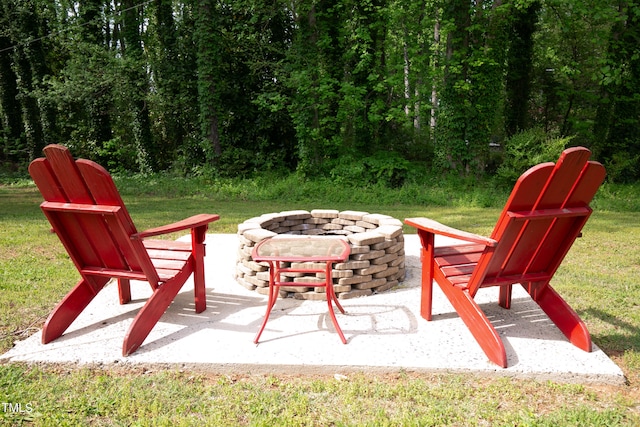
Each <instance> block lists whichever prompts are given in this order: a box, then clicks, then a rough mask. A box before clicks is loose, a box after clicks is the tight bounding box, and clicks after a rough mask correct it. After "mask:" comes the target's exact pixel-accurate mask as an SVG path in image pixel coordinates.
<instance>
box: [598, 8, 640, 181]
mask: <svg viewBox="0 0 640 427" xmlns="http://www.w3.org/2000/svg"><path fill="white" fill-rule="evenodd" d="M617 12H618V14H619V15H618V17H617V19H616V20H615V23H614V25H613V26H612V28H611V33H610V35H609V48H608V52H607V56H606V62H605V64H604V66H603V68H602V80H601V85H600V87H601V102H600V103H599V105H598V114H597V117H596V122H595V127H594V133H595V135H596V140H595V141H594V145H595V148H596V150H597V154H598V156H599V157H600V158H601V159H603V161H605V163H606V165H607V169H608V173H609V176H610V177H611V178H613V179H614V180H617V181H635V180H637V179H639V178H640V167H639V166H638V164H639V163H640V45H639V44H638V40H639V39H640V2H637V1H634V0H629V1H625V0H622V1H619V2H618V4H617Z"/></svg>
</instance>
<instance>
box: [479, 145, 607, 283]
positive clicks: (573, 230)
mask: <svg viewBox="0 0 640 427" xmlns="http://www.w3.org/2000/svg"><path fill="white" fill-rule="evenodd" d="M590 155H591V152H590V151H589V150H587V149H586V148H584V147H575V148H569V149H567V150H565V151H564V152H563V153H562V155H561V156H560V159H559V160H558V162H557V163H555V164H554V163H543V164H540V165H537V166H534V167H533V168H531V169H529V170H528V171H527V172H525V173H524V174H523V175H522V176H521V177H520V178H519V179H518V181H517V182H516V184H515V186H514V188H513V190H512V192H511V195H510V196H509V199H508V201H507V203H506V205H505V207H504V209H503V211H502V214H501V215H500V217H499V219H498V222H497V223H496V226H495V228H494V230H493V233H492V235H491V237H492V238H493V239H494V240H496V241H498V245H497V246H496V247H495V248H491V249H489V250H487V251H485V253H484V254H483V255H482V256H481V258H480V260H479V262H478V267H477V268H476V270H475V272H474V274H473V276H472V277H471V278H470V282H469V291H470V292H471V294H472V295H474V294H475V292H476V291H477V290H478V289H479V288H480V287H484V286H495V285H502V284H509V283H525V282H544V281H548V280H550V279H551V277H552V276H553V274H554V273H555V271H556V270H557V268H558V267H559V266H560V263H561V262H562V260H563V259H564V257H565V255H566V254H567V252H568V251H569V249H570V248H571V245H572V244H573V242H574V241H575V239H576V238H577V237H578V236H579V235H580V233H581V230H582V227H583V226H584V224H585V223H586V221H587V219H588V218H589V215H590V214H591V208H590V207H589V203H590V202H591V200H592V199H593V197H594V195H595V194H596V192H597V190H598V188H599V187H600V185H601V184H602V182H603V181H604V178H605V169H604V167H603V166H602V165H601V164H600V163H598V162H594V161H588V159H589V156H590Z"/></svg>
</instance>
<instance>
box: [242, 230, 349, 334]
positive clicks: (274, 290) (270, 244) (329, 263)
mask: <svg viewBox="0 0 640 427" xmlns="http://www.w3.org/2000/svg"><path fill="white" fill-rule="evenodd" d="M350 251H351V249H350V247H349V244H348V243H347V242H346V240H344V239H342V238H339V237H332V236H299V235H284V234H282V235H278V236H274V237H270V238H268V239H264V240H262V241H261V242H260V243H258V244H257V245H256V246H255V247H254V248H253V251H252V253H251V257H252V258H253V260H254V261H256V262H263V261H266V262H267V263H269V301H268V303H267V312H266V314H265V316H264V322H262V326H261V327H260V330H259V331H258V334H257V335H256V337H255V339H254V340H253V342H254V343H256V344H257V343H258V340H259V339H260V335H261V334H262V331H263V330H264V328H265V326H266V325H267V321H268V320H269V314H270V313H271V310H272V309H273V306H274V305H275V303H276V300H277V299H278V291H279V289H280V286H314V287H317V286H324V287H325V288H326V293H327V305H328V307H329V315H330V316H331V321H332V322H333V326H334V327H335V328H336V331H337V332H338V335H339V336H340V339H341V340H342V343H343V344H346V343H347V340H346V339H345V337H344V334H343V333H342V329H340V325H338V321H337V319H336V315H335V312H334V311H333V304H332V303H335V305H336V307H338V309H339V310H340V312H342V313H344V312H345V311H344V309H343V308H342V306H341V305H340V303H339V302H338V298H337V297H336V294H335V292H334V290H333V280H332V272H333V264H334V263H336V262H343V261H345V260H346V259H347V258H348V257H349V253H350ZM283 262H295V263H306V262H308V263H324V268H313V267H309V268H291V267H283V266H282V263H283ZM282 273H324V275H325V282H324V283H309V282H283V281H282V277H281V274H282Z"/></svg>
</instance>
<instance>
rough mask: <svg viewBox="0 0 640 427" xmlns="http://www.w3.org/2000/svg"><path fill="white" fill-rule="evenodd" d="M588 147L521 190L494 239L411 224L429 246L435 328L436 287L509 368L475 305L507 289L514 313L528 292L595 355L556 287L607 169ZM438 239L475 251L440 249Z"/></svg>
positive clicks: (523, 181) (503, 297) (425, 304)
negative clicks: (517, 295) (517, 294)
mask: <svg viewBox="0 0 640 427" xmlns="http://www.w3.org/2000/svg"><path fill="white" fill-rule="evenodd" d="M589 156H590V152H589V150H587V149H585V148H583V147H575V148H570V149H567V150H565V151H564V152H563V153H562V155H561V156H560V158H559V160H558V162H557V163H555V164H554V163H543V164H540V165H538V166H535V167H533V168H531V169H529V170H528V171H527V172H525V173H524V174H523V175H522V176H521V177H520V179H518V181H517V182H516V184H515V186H514V188H513V191H512V192H511V195H510V196H509V199H508V201H507V203H506V205H505V207H504V209H503V211H502V213H501V215H500V217H499V218H498V220H497V222H496V226H495V228H494V231H493V233H492V234H491V238H490V239H489V240H488V242H491V243H490V244H487V243H484V245H481V246H480V247H478V245H477V243H483V240H482V239H483V238H482V237H481V236H477V235H473V234H471V233H465V232H460V231H456V230H455V229H451V228H450V227H447V226H444V225H442V224H439V223H437V222H435V221H433V220H429V219H427V218H408V219H406V220H405V223H407V224H408V225H411V226H413V227H416V228H417V229H418V234H419V236H420V240H421V243H422V247H423V250H422V253H421V255H422V256H421V260H422V282H423V283H422V298H421V300H422V301H421V313H422V316H423V317H424V318H425V319H427V320H431V305H432V301H431V299H432V292H431V287H432V280H434V279H435V281H436V283H438V285H439V286H440V288H441V289H442V290H443V292H444V293H445V295H446V296H447V298H448V299H449V301H450V302H451V303H452V305H453V306H454V308H455V310H456V312H457V313H458V314H459V315H460V317H461V318H462V320H463V321H464V322H465V324H466V325H467V326H468V327H469V330H470V331H471V332H472V334H473V335H474V337H475V338H476V341H478V343H479V344H480V346H481V347H482V348H483V350H484V351H485V353H486V354H487V356H488V357H489V359H490V360H492V361H494V362H495V363H496V364H498V365H500V366H503V367H506V356H505V355H504V347H503V346H502V343H501V342H499V341H500V339H499V336H498V335H497V333H496V331H495V329H494V328H493V326H492V325H491V323H490V322H489V321H488V320H486V318H483V316H484V315H483V314H482V313H481V311H480V308H479V307H478V306H477V304H476V303H475V302H474V300H473V297H474V296H475V294H476V292H477V291H478V289H480V288H483V287H494V286H497V287H499V288H500V294H499V300H498V303H499V305H500V306H502V307H504V308H509V307H510V305H511V294H512V286H513V285H514V284H521V285H522V286H523V287H524V288H525V289H526V290H527V291H528V292H529V294H530V295H531V297H532V299H533V300H534V301H536V302H537V303H538V304H539V305H540V307H541V308H542V309H543V310H544V311H545V313H547V315H548V316H549V318H550V319H551V320H552V321H553V322H554V323H555V324H556V325H557V326H558V328H559V329H560V330H561V331H562V332H563V333H564V334H565V336H567V338H568V339H569V340H570V341H571V342H572V343H573V344H574V345H576V346H577V347H579V348H581V349H583V350H585V351H591V338H590V336H589V332H588V330H587V328H586V326H585V325H584V323H583V322H582V320H581V319H580V318H579V316H578V315H577V314H576V313H575V311H573V310H572V309H571V307H569V305H568V304H567V303H566V302H565V301H564V300H563V299H562V298H561V297H560V296H559V295H558V293H557V292H556V291H555V290H554V289H553V288H552V287H551V286H550V284H549V282H550V280H551V278H552V277H553V275H554V274H555V272H556V270H557V269H558V267H559V266H560V264H561V263H562V260H563V259H564V257H565V256H566V254H567V253H568V251H569V250H570V248H571V246H572V245H573V242H574V241H575V239H576V238H578V237H579V236H581V233H582V227H583V226H584V224H585V223H586V221H587V220H588V218H589V216H590V215H591V209H590V208H589V203H590V202H591V200H592V199H593V197H594V195H595V193H596V192H597V190H598V188H599V187H600V185H601V184H602V182H603V181H604V178H605V170H604V167H602V165H601V164H599V163H597V162H593V161H589V160H588V159H589ZM435 234H441V235H446V236H449V237H456V238H458V239H462V240H466V241H468V242H470V243H475V245H462V246H455V247H454V246H448V247H442V248H433V242H434V236H435Z"/></svg>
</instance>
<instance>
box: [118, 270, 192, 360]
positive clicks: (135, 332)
mask: <svg viewBox="0 0 640 427" xmlns="http://www.w3.org/2000/svg"><path fill="white" fill-rule="evenodd" d="M190 275H191V269H189V268H185V269H183V270H182V271H181V272H180V273H178V274H177V275H176V276H175V277H174V278H173V279H171V280H169V281H168V282H165V283H163V284H162V285H160V286H159V287H158V288H157V289H156V290H155V291H154V292H153V295H151V297H150V298H149V299H148V300H147V302H146V304H145V305H144V306H143V307H142V308H141V309H140V311H139V312H138V314H137V315H136V317H135V319H133V323H132V324H131V326H130V327H129V330H128V331H127V335H125V337H124V342H123V344H122V355H123V356H128V355H130V354H131V353H133V352H134V351H136V350H137V349H138V347H140V346H141V345H142V343H143V342H144V340H145V339H146V338H147V336H148V335H149V332H151V329H153V327H154V326H155V325H156V323H158V320H160V318H161V317H162V315H163V314H164V312H165V311H167V308H168V307H169V305H170V304H171V302H172V301H173V300H174V299H175V297H176V295H178V292H179V291H180V289H181V288H182V285H184V283H185V282H186V280H187V279H188V278H189V276H190Z"/></svg>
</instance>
